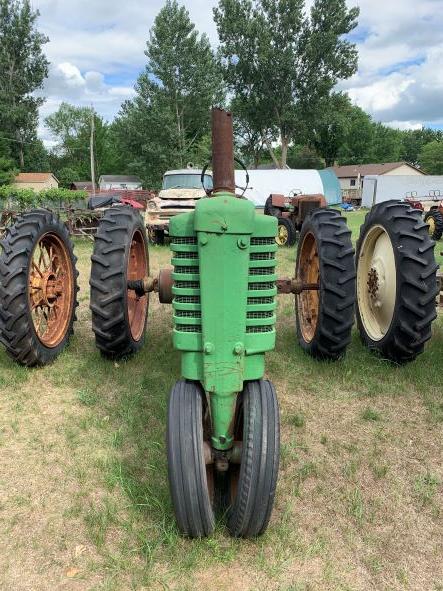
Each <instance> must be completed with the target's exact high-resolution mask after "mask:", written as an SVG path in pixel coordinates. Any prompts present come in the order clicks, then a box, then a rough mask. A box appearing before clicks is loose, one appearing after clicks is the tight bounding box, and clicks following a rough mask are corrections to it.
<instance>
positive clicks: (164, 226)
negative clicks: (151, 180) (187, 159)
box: [145, 165, 212, 244]
mask: <svg viewBox="0 0 443 591" xmlns="http://www.w3.org/2000/svg"><path fill="white" fill-rule="evenodd" d="M201 173H202V171H201V170H200V169H197V168H194V167H193V166H192V165H188V167H187V168H184V169H179V170H168V171H166V172H165V174H164V175H163V183H162V188H161V191H160V192H159V193H158V195H157V196H156V197H154V198H153V199H151V200H149V201H148V203H147V208H146V214H145V221H146V227H147V229H148V236H149V239H150V241H151V242H152V243H154V244H162V243H163V240H164V237H165V235H168V234H169V221H170V219H171V218H172V217H174V216H175V215H177V214H178V213H185V212H188V211H193V210H194V208H195V205H196V203H197V201H198V200H199V199H201V198H202V197H205V196H206V193H205V189H206V190H212V174H211V173H210V172H207V173H205V176H204V185H205V186H204V188H203V187H202V184H201Z"/></svg>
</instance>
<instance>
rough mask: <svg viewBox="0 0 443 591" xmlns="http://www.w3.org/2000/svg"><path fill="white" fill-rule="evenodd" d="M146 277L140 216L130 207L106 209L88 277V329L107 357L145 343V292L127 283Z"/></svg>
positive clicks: (145, 244) (145, 249) (145, 248)
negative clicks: (89, 290)
mask: <svg viewBox="0 0 443 591" xmlns="http://www.w3.org/2000/svg"><path fill="white" fill-rule="evenodd" d="M148 275H149V257H148V239H147V236H146V229H145V226H144V224H143V220H142V218H141V216H140V214H139V213H138V211H137V210H136V209H134V208H133V207H130V206H128V205H122V206H120V205H119V206H116V207H111V208H109V209H107V210H106V211H105V213H104V215H103V217H102V218H101V220H100V224H99V227H98V230H97V234H96V236H95V243H94V253H93V255H92V257H91V278H90V280H89V283H90V286H91V304H90V308H91V311H92V330H93V331H94V333H95V343H96V345H97V347H98V348H99V349H100V351H101V353H102V354H103V355H104V356H105V357H109V358H112V359H117V358H120V357H126V356H128V355H131V354H133V353H136V352H137V351H138V350H139V349H140V348H141V347H142V346H143V343H144V339H145V332H146V322H147V318H148V307H149V294H145V295H143V296H141V297H138V296H137V295H136V293H135V292H134V291H133V290H128V288H127V284H128V280H139V279H144V278H145V277H146V276H148Z"/></svg>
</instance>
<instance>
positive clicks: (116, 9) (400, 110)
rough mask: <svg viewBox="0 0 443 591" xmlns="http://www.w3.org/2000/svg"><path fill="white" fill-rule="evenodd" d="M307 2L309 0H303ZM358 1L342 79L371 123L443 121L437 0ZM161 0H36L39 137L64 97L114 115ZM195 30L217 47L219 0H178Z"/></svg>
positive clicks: (441, 18) (441, 1) (139, 65)
mask: <svg viewBox="0 0 443 591" xmlns="http://www.w3.org/2000/svg"><path fill="white" fill-rule="evenodd" d="M311 3H312V0H307V2H306V6H307V7H309V5H310V4H311ZM347 3H348V5H349V6H356V5H358V6H359V7H360V17H359V25H358V28H356V29H355V30H354V31H353V32H352V34H351V39H352V40H353V41H354V42H355V43H356V44H357V47H358V49H359V68H358V72H357V73H356V74H355V75H354V76H353V77H352V78H350V79H349V80H346V81H343V82H341V83H340V84H339V88H340V89H341V90H345V91H347V92H348V94H349V96H350V97H351V99H352V101H353V102H354V103H355V104H357V105H359V106H360V107H362V108H363V109H364V110H365V111H367V112H369V113H370V114H371V115H372V116H373V118H374V119H375V120H376V121H382V122H383V123H386V124H387V125H390V126H392V127H397V128H399V129H417V128H420V127H421V126H422V125H427V126H431V127H435V128H439V129H440V128H442V129H443V67H442V64H443V0H355V1H352V0H347ZM163 4H164V2H163V0H124V1H122V0H32V5H33V7H34V8H36V9H38V10H39V11H40V18H39V20H38V28H39V29H40V30H41V31H42V32H44V33H45V34H46V35H47V36H48V37H49V39H50V42H49V43H47V44H46V45H45V53H46V55H47V57H48V59H49V61H50V62H51V65H50V72H49V77H48V79H47V80H46V82H45V86H44V89H43V94H44V95H45V96H46V102H45V104H44V106H43V107H42V109H41V118H40V126H39V136H40V137H41V138H42V139H43V140H44V141H45V143H46V144H47V145H48V146H50V145H51V144H52V143H53V140H52V138H51V136H50V134H49V132H48V130H47V129H46V128H45V126H44V118H45V117H46V116H47V115H49V114H50V113H52V112H54V111H55V110H57V108H58V106H59V105H60V103H61V102H62V101H67V102H70V103H72V104H75V105H82V106H83V105H91V104H93V105H94V107H95V109H96V110H97V112H98V113H99V114H101V115H102V116H103V117H104V118H105V119H107V120H109V121H110V120H112V119H113V117H114V116H115V115H116V113H118V111H119V108H120V105H121V103H122V102H123V101H124V100H126V99H129V98H131V97H132V96H133V94H134V89H133V87H134V83H135V81H136V79H137V76H138V74H139V73H140V72H141V71H142V70H143V68H144V66H145V63H146V56H145V55H144V50H145V45H146V40H147V38H148V35H149V29H150V27H151V26H152V24H153V21H154V18H155V16H156V14H157V13H158V11H159V10H160V9H161V7H162V5H163ZM183 4H184V5H185V6H186V8H187V9H188V10H189V13H190V16H191V19H192V20H193V22H194V23H195V25H196V28H197V30H198V31H200V32H201V33H203V32H204V33H206V34H207V35H208V36H209V39H210V41H211V44H212V45H213V46H214V47H216V45H217V31H216V28H215V25H214V23H213V20H212V8H213V6H215V5H216V4H217V1H216V0H188V1H186V2H183Z"/></svg>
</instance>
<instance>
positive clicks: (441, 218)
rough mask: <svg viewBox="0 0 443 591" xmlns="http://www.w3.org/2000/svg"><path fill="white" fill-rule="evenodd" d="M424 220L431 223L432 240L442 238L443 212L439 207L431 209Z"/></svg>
mask: <svg viewBox="0 0 443 591" xmlns="http://www.w3.org/2000/svg"><path fill="white" fill-rule="evenodd" d="M424 220H425V222H426V223H427V224H428V225H429V236H430V237H431V238H432V240H440V238H441V237H442V236H443V214H442V213H441V212H440V211H439V210H438V209H430V210H429V211H428V212H427V213H426V214H425V217H424Z"/></svg>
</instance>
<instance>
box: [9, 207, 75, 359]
mask: <svg viewBox="0 0 443 591" xmlns="http://www.w3.org/2000/svg"><path fill="white" fill-rule="evenodd" d="M0 244H1V246H2V253H1V256H0V340H1V342H2V343H3V344H4V345H5V347H6V351H7V352H8V354H9V355H10V356H11V357H12V358H13V359H14V360H15V361H17V362H19V363H21V364H22V365H26V366H28V367H31V366H34V365H45V364H47V363H50V362H51V361H53V360H54V359H55V358H56V357H57V355H59V353H61V351H62V350H63V349H64V348H65V347H66V345H67V343H68V341H69V338H70V336H71V334H72V333H73V323H74V320H75V319H76V318H75V308H76V307H77V306H78V302H77V292H78V285H77V277H78V271H77V270H76V268H75V263H76V261H77V259H76V257H75V256H74V251H73V246H72V242H71V240H70V238H69V234H68V231H67V229H66V226H65V225H64V224H63V223H62V222H61V221H60V219H59V218H58V217H57V216H56V215H55V214H54V213H53V212H51V211H49V210H46V209H34V210H31V211H29V212H27V213H25V214H23V215H21V216H20V217H19V218H18V219H17V221H16V222H15V224H14V225H13V226H10V227H9V228H7V230H6V234H5V237H4V239H3V240H2V241H1V243H0Z"/></svg>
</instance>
